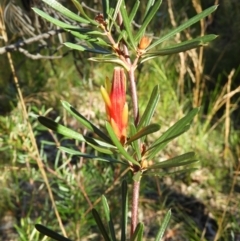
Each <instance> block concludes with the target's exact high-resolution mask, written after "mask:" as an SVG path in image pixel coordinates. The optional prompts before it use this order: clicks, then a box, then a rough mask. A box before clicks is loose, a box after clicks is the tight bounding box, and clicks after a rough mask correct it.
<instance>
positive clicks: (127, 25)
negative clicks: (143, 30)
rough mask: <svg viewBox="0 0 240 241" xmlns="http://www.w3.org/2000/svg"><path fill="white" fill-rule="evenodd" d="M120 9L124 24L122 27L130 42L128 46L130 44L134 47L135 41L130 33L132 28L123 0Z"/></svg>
mask: <svg viewBox="0 0 240 241" xmlns="http://www.w3.org/2000/svg"><path fill="white" fill-rule="evenodd" d="M120 11H121V14H122V19H123V24H124V27H125V29H126V32H127V36H128V38H129V40H130V42H131V45H130V46H132V48H133V49H136V43H135V41H134V39H133V35H132V32H133V30H132V28H131V22H130V21H129V19H128V14H127V10H126V5H125V2H124V0H123V1H122V5H121V7H120Z"/></svg>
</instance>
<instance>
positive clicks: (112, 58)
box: [89, 55, 129, 71]
mask: <svg viewBox="0 0 240 241" xmlns="http://www.w3.org/2000/svg"><path fill="white" fill-rule="evenodd" d="M89 60H91V61H95V62H100V63H112V64H117V65H120V66H122V67H123V68H125V69H126V70H127V71H128V70H129V66H128V65H127V64H126V63H124V62H123V61H122V60H120V59H118V58H117V57H116V56H115V55H108V56H107V55H104V56H103V57H93V58H89Z"/></svg>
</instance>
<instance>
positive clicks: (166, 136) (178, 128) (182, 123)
mask: <svg viewBox="0 0 240 241" xmlns="http://www.w3.org/2000/svg"><path fill="white" fill-rule="evenodd" d="M198 111H199V108H194V109H193V110H191V111H190V112H189V113H188V114H187V115H186V116H184V117H183V118H182V119H180V120H179V121H177V122H176V123H175V124H174V125H173V126H171V127H170V128H169V129H168V130H167V131H166V132H164V133H163V134H162V135H161V136H160V138H158V139H157V140H156V141H155V142H153V143H152V145H151V146H150V148H149V149H148V150H147V152H146V156H147V159H149V160H150V159H153V158H154V157H155V156H156V155H157V153H158V152H159V151H160V150H162V149H163V148H164V147H165V146H166V145H167V143H168V142H169V141H170V140H171V139H174V138H175V137H176V136H179V135H180V134H182V133H184V132H185V131H187V130H188V129H189V125H190V124H191V122H192V120H193V118H194V116H195V115H196V114H197V113H198ZM166 140H167V141H166ZM159 144H160V145H159ZM153 147H154V148H153Z"/></svg>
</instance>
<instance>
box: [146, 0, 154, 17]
mask: <svg viewBox="0 0 240 241" xmlns="http://www.w3.org/2000/svg"><path fill="white" fill-rule="evenodd" d="M154 2H155V0H148V1H147V6H146V8H145V11H144V12H145V13H144V16H143V18H146V16H147V14H148V12H149V9H150V8H151V7H152V6H153V5H154Z"/></svg>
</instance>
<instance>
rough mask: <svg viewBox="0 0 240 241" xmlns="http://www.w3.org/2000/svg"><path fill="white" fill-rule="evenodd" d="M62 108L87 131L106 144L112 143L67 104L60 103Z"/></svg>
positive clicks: (64, 102)
mask: <svg viewBox="0 0 240 241" xmlns="http://www.w3.org/2000/svg"><path fill="white" fill-rule="evenodd" d="M62 105H63V107H64V108H65V109H66V110H67V111H68V112H69V113H70V114H71V115H72V116H74V117H75V118H76V119H77V120H78V121H79V122H80V123H81V124H82V125H83V126H84V127H86V128H87V129H88V130H90V131H92V132H94V133H95V134H97V135H98V136H99V137H101V138H102V139H103V140H104V141H106V142H108V143H110V144H111V143H112V141H111V139H110V138H109V137H108V136H107V135H105V134H104V133H103V132H102V131H101V130H100V129H99V128H97V127H96V126H95V125H94V124H93V123H92V122H90V121H89V120H88V119H86V118H85V117H84V116H83V115H81V114H80V113H79V112H78V111H77V110H76V109H75V108H73V107H72V106H71V105H70V104H69V103H68V102H66V101H62Z"/></svg>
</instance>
